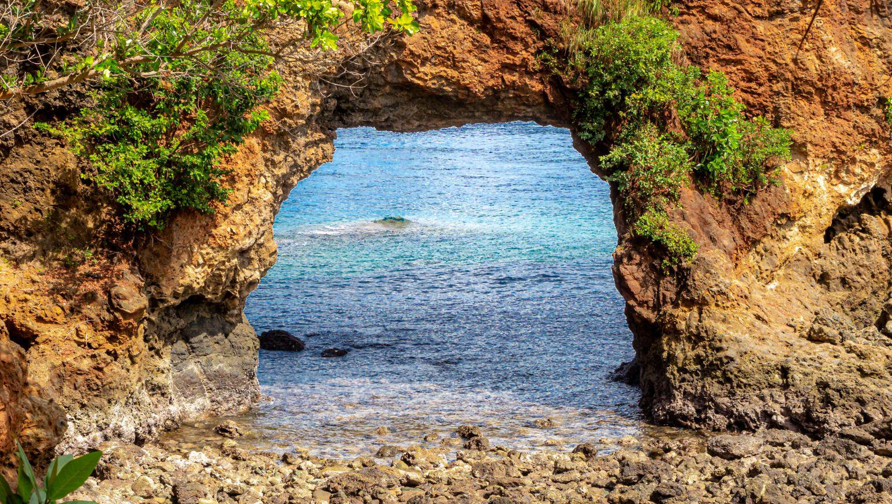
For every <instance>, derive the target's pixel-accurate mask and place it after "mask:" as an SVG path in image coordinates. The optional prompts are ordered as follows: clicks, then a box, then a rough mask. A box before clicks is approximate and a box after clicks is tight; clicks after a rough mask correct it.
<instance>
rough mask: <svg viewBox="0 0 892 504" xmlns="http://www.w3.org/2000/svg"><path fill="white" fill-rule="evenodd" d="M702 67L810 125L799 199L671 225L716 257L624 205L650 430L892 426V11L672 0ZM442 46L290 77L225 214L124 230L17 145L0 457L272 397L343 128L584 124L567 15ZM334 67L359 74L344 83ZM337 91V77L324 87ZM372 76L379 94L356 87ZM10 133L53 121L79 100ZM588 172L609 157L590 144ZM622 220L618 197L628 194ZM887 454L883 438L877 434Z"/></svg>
mask: <svg viewBox="0 0 892 504" xmlns="http://www.w3.org/2000/svg"><path fill="white" fill-rule="evenodd" d="M674 5H676V6H677V7H678V10H679V15H678V16H675V17H673V18H672V19H673V21H674V23H675V24H676V26H677V27H678V28H679V30H680V31H681V34H682V42H683V44H684V47H685V49H686V51H685V56H686V57H687V58H689V59H690V60H691V61H692V62H694V63H696V64H698V65H701V66H702V67H704V68H706V67H709V68H716V69H721V70H724V71H726V72H727V73H728V75H729V76H730V78H731V81H732V83H733V84H735V85H736V86H737V87H738V89H739V90H740V92H739V93H738V95H739V98H740V99H741V100H743V101H744V102H746V103H747V104H748V105H749V106H750V107H751V108H752V109H753V110H755V111H757V112H759V113H763V114H766V115H767V116H768V117H769V118H770V119H771V120H772V121H774V122H775V123H776V124H778V125H781V126H784V127H788V128H791V129H792V130H794V132H795V136H794V139H795V141H796V147H795V155H794V159H793V161H792V162H791V163H789V164H788V165H787V166H786V167H785V168H784V169H783V173H782V180H783V184H782V185H780V186H778V187H773V188H770V189H769V190H766V191H764V192H762V193H761V194H760V195H758V196H757V197H756V198H754V199H753V200H752V201H751V202H750V203H749V204H743V203H742V202H736V203H729V202H724V201H717V200H715V199H714V198H713V197H712V196H709V195H708V194H704V193H701V192H699V191H696V190H687V191H685V192H684V193H683V194H682V198H681V202H680V203H681V204H680V205H679V206H678V209H677V210H676V212H675V214H674V215H673V218H674V220H676V221H677V222H678V223H680V224H681V225H683V226H684V227H685V228H686V229H687V230H689V231H690V232H691V234H692V235H694V236H695V237H696V239H697V241H698V243H700V245H701V251H700V254H699V255H698V257H697V259H696V260H695V261H694V262H693V264H691V265H690V267H687V268H683V269H682V270H681V271H680V272H678V273H671V274H669V273H666V272H664V271H663V270H662V268H661V267H660V265H659V259H658V258H657V257H656V256H655V254H654V252H653V251H652V250H651V249H650V248H649V246H648V244H647V243H644V242H641V241H639V240H636V239H634V238H633V237H632V236H630V235H629V233H628V231H627V229H626V226H625V223H624V216H623V212H622V205H621V204H617V205H616V208H617V211H616V217H615V221H616V224H617V229H618V234H619V244H618V247H617V250H616V253H615V260H616V262H615V266H614V275H615V278H616V283H617V286H618V288H619V290H620V292H621V293H622V294H623V296H624V297H625V299H626V302H627V308H626V314H627V318H628V320H629V324H630V326H631V328H632V330H633V332H634V333H635V349H636V352H637V355H638V362H639V363H640V366H641V374H640V378H641V387H642V393H643V398H642V403H643V405H644V407H645V411H647V412H648V413H649V414H650V415H651V416H652V417H653V418H654V419H655V420H657V421H659V422H665V423H675V424H680V425H685V426H691V427H706V428H713V429H756V428H760V427H764V426H775V427H783V428H788V429H796V430H802V431H806V432H809V433H812V434H815V435H818V436H822V435H826V434H829V433H833V432H839V431H842V430H844V429H846V428H852V427H854V426H860V427H859V428H863V429H864V431H865V432H868V434H869V435H871V436H873V438H874V439H877V440H879V441H882V440H883V439H886V438H887V437H888V433H889V432H890V429H887V428H886V427H884V425H886V423H887V422H889V421H890V419H892V409H890V408H892V407H890V404H892V401H890V399H892V397H890V392H889V390H890V388H889V384H890V375H889V373H890V372H892V348H890V345H889V342H890V341H892V339H890V337H889V336H888V334H889V333H890V332H892V331H890V329H892V328H890V327H887V326H889V322H890V320H892V308H889V306H888V305H887V304H886V302H887V301H888V300H889V299H890V297H892V268H890V264H889V261H890V232H892V219H890V215H889V206H888V200H889V198H890V197H892V192H890V187H889V180H890V171H892V165H890V163H892V137H890V135H892V133H890V132H892V126H890V125H888V124H885V123H884V122H883V118H882V114H881V112H880V110H879V107H878V100H879V98H880V97H881V96H886V95H889V94H892V89H890V88H889V86H890V80H889V78H890V71H892V18H890V12H889V11H888V8H887V7H884V6H883V5H880V4H877V3H872V2H869V1H868V0H855V1H852V2H845V3H838V4H829V3H825V5H824V6H823V10H822V12H821V15H820V16H819V19H818V21H819V22H818V23H816V24H815V27H814V29H813V31H812V32H811V34H810V35H809V36H808V38H807V40H806V42H805V44H804V46H803V49H802V51H801V53H799V54H798V56H797V54H796V52H797V51H796V46H797V45H798V43H799V39H800V37H801V36H802V34H803V33H804V31H805V27H806V25H807V24H808V21H809V18H810V10H809V9H810V6H803V5H802V4H801V3H799V2H781V3H772V4H770V5H769V4H768V3H765V2H763V1H761V0H744V1H740V2H731V1H729V0H720V1H706V0H685V1H682V2H677V3H675V4H674ZM419 15H420V21H421V24H422V26H423V28H424V29H423V31H422V32H421V33H419V34H418V35H416V36H414V37H411V38H408V39H400V38H392V37H385V38H382V39H381V40H379V41H378V43H377V45H375V46H374V47H372V48H371V49H370V50H368V51H365V52H364V53H363V54H362V57H350V58H347V59H346V60H338V58H336V57H332V58H330V61H322V62H320V63H319V67H318V68H316V67H312V68H310V67H306V66H299V65H293V66H291V67H288V68H283V69H282V71H283V74H284V77H285V81H286V83H287V89H286V92H285V93H283V95H282V97H281V98H280V99H279V100H278V101H277V102H276V103H275V104H273V105H272V106H271V107H270V109H271V110H270V111H271V113H272V116H273V120H272V121H269V122H268V123H267V124H266V125H265V127H264V129H263V131H261V132H259V133H258V134H257V135H255V136H254V137H253V138H251V139H250V140H249V141H248V142H247V144H246V145H245V146H244V147H243V148H242V149H241V151H240V152H239V154H238V155H236V156H234V157H233V158H232V159H231V160H230V163H229V165H230V168H231V169H232V172H231V174H230V175H229V176H228V179H227V181H226V183H227V185H228V186H229V187H231V188H232V189H233V192H232V193H231V194H230V197H229V202H228V203H227V204H226V205H220V206H218V208H217V212H216V213H215V214H214V215H198V214H193V213H188V212H184V213H181V214H179V215H177V216H176V217H175V218H174V219H173V220H172V221H171V222H170V223H169V225H168V226H167V227H166V228H165V229H164V230H163V231H160V232H156V233H152V234H149V235H141V236H136V237H129V238H126V239H125V237H122V235H121V233H120V232H119V231H120V230H119V229H117V228H116V227H115V225H114V222H115V219H113V218H110V217H109V216H110V215H111V212H113V211H114V208H113V205H112V204H111V203H110V202H108V201H107V200H106V199H104V197H103V196H102V194H101V193H98V192H96V191H94V190H93V188H92V187H90V186H89V185H88V184H86V183H84V182H83V181H82V180H80V178H79V176H78V172H79V166H78V161H77V159H75V158H74V157H73V156H72V155H71V154H70V153H69V152H68V151H67V150H66V149H65V148H64V146H62V145H61V144H60V143H59V142H58V141H56V140H53V139H49V138H46V137H43V136H41V135H40V134H39V133H37V132H35V131H33V130H30V129H28V128H20V129H18V130H16V132H15V134H14V135H12V138H5V139H3V142H4V143H3V145H2V148H0V208H2V214H0V254H2V256H3V258H4V260H3V261H0V278H2V283H0V294H2V297H0V320H2V321H3V324H0V327H2V328H4V329H5V332H0V350H2V353H0V369H2V370H3V373H2V374H0V397H3V399H4V401H3V406H2V408H3V409H0V452H4V453H8V452H7V451H6V448H8V445H9V443H10V441H11V439H12V438H13V437H15V436H19V437H21V438H22V440H23V441H25V442H26V444H27V445H28V446H29V447H31V449H32V451H40V450H41V449H43V448H44V447H47V446H52V445H53V444H56V443H58V442H63V445H62V447H63V448H64V447H67V446H71V445H85V444H96V443H99V442H101V441H102V440H104V439H111V438H115V439H124V440H127V441H141V440H143V439H145V438H148V437H151V436H153V435H154V434H155V433H157V432H158V431H159V430H161V429H164V428H167V427H171V426H174V425H176V424H177V422H179V421H181V420H183V419H186V418H190V417H194V416H198V415H203V414H208V413H222V412H227V411H233V410H238V409H240V408H244V407H246V406H248V405H250V404H251V402H252V401H253V400H254V399H255V398H256V397H257V395H258V387H257V383H256V377H255V375H254V370H255V368H256V359H257V357H256V354H257V340H256V337H255V335H254V333H253V330H252V329H251V327H250V325H249V324H248V323H247V321H245V320H244V317H243V315H242V308H243V304H244V300H245V298H246V296H247V295H248V294H249V293H250V292H251V291H252V290H253V289H254V288H255V287H256V286H257V284H258V283H259V282H260V280H261V278H262V277H263V275H264V273H265V272H266V271H267V270H268V269H269V268H270V267H271V266H272V265H273V264H274V262H275V259H276V249H275V242H274V240H273V236H272V223H273V220H274V217H275V214H276V212H277V210H278V208H279V206H280V205H281V203H282V202H283V201H284V200H285V198H286V197H287V195H288V193H289V191H290V190H291V188H293V187H294V186H295V184H297V182H298V181H299V180H301V179H302V178H304V177H306V176H308V175H309V173H310V172H311V171H312V170H313V169H315V168H316V167H318V166H319V165H320V164H322V163H323V162H325V161H328V160H329V159H330V158H331V155H332V152H333V144H332V141H333V139H334V136H335V129H336V128H338V127H348V126H357V125H368V126H374V127H378V128H383V129H391V130H399V131H409V130H420V129H431V128H439V127H444V126H451V125H458V124H464V123H468V122H481V121H484V122H497V121H509V120H535V121H538V122H541V123H547V124H555V125H563V126H570V125H571V107H572V104H571V103H570V101H569V96H571V95H570V93H569V92H568V91H567V89H566V88H565V86H564V84H563V83H562V82H561V81H560V80H559V79H557V78H556V77H554V76H553V75H552V74H551V73H550V72H549V71H548V69H546V68H543V67H542V65H541V64H540V60H539V58H538V56H539V54H540V53H541V51H542V50H543V49H545V48H546V46H547V44H548V41H549V40H550V39H555V38H557V37H558V36H559V34H560V30H561V22H562V20H563V19H565V18H566V17H567V11H566V9H565V7H564V3H563V2H561V1H559V0H484V1H482V2H481V1H472V0H456V1H453V2H444V1H441V0H428V1H426V2H424V5H423V6H422V9H421V10H420V12H419ZM333 68H336V69H339V70H341V69H344V68H346V69H347V70H349V71H348V72H332V71H331V70H332V69H333ZM325 73H329V74H332V73H338V74H340V75H342V77H341V78H340V79H338V78H335V77H327V78H326V79H325V80H319V79H318V78H317V77H318V76H319V75H322V74H325ZM357 75H360V76H363V79H362V81H361V82H360V83H359V84H355V81H354V80H346V78H347V77H350V78H351V79H355V77H356V76H357ZM67 93H68V94H66V95H60V94H58V93H53V94H49V95H46V96H43V97H41V98H40V101H35V102H29V103H24V104H22V108H21V109H20V110H18V111H17V112H16V114H13V115H14V116H15V117H13V116H10V117H5V118H4V119H3V120H4V121H8V122H9V124H11V125H14V124H18V123H19V122H20V121H21V120H23V119H25V118H27V117H28V114H30V113H32V112H33V113H35V114H36V115H35V118H40V119H42V120H51V119H53V118H59V117H63V116H64V115H65V114H68V113H71V109H72V108H73V107H76V106H77V105H78V104H80V103H81V100H82V96H81V94H79V92H78V91H77V90H70V91H68V92H67ZM577 143H578V147H579V149H580V151H581V152H583V154H585V155H586V156H588V157H589V159H590V160H591V161H592V165H593V169H594V170H595V171H597V165H596V163H595V159H596V156H595V155H594V154H593V152H596V151H597V148H598V146H595V147H594V148H593V147H592V146H586V145H584V144H582V143H581V142H577ZM616 203H621V202H616ZM879 441H878V442H879Z"/></svg>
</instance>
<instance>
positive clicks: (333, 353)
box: [319, 348, 350, 359]
mask: <svg viewBox="0 0 892 504" xmlns="http://www.w3.org/2000/svg"><path fill="white" fill-rule="evenodd" d="M348 353H350V350H345V349H343V348H327V349H325V350H323V351H322V353H321V354H319V355H321V356H322V357H325V358H326V359H332V358H335V357H344V356H346V355H347V354H348Z"/></svg>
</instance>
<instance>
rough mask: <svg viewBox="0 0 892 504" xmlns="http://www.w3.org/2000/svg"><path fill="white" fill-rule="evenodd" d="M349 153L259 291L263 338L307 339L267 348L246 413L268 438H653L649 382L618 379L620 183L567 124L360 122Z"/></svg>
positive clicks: (627, 337) (332, 169)
mask: <svg viewBox="0 0 892 504" xmlns="http://www.w3.org/2000/svg"><path fill="white" fill-rule="evenodd" d="M336 146H337V151H336V153H335V158H334V161H333V162H332V163H329V164H327V165H325V166H322V167H321V168H319V169H318V170H317V171H316V172H315V173H314V174H313V175H312V176H310V177H309V178H308V179H307V180H305V181H303V182H301V183H300V184H299V185H298V186H297V188H295V190H294V191H293V192H292V194H291V196H290V198H289V199H288V201H287V202H286V203H285V204H284V206H283V208H282V211H281V213H280V214H279V216H278V218H277V221H276V224H275V233H276V239H277V242H278V244H279V260H278V263H277V264H276V266H275V267H274V268H273V269H272V270H271V271H270V272H269V274H268V275H267V277H266V278H265V279H264V280H263V282H262V283H261V285H260V287H259V288H258V289H257V291H256V292H255V293H254V294H252V295H251V296H250V298H249V299H248V304H247V308H246V313H247V316H248V318H249V320H250V321H251V323H252V324H253V325H254V327H255V328H256V329H257V331H258V332H261V331H264V330H269V329H285V330H288V331H290V332H292V333H293V334H295V335H297V336H299V337H301V338H302V339H304V340H305V341H306V343H307V349H306V350H305V351H303V352H300V353H282V352H261V355H260V368H259V371H258V373H259V378H260V382H261V385H262V389H263V393H264V394H265V395H267V396H269V398H270V400H269V401H268V402H265V403H264V404H262V405H261V406H260V407H259V408H258V409H257V410H256V411H254V412H253V413H251V414H249V415H245V416H242V417H239V418H237V421H238V422H239V423H241V424H243V425H244V426H245V427H247V428H249V429H251V430H253V431H255V432H256V435H257V439H258V441H259V442H260V443H261V444H263V445H265V447H267V448H273V449H275V448H276V447H287V446H290V445H293V444H295V443H297V444H300V445H303V446H305V447H308V448H310V449H311V451H313V452H314V453H316V454H318V455H322V456H333V457H346V456H351V455H353V454H355V453H357V452H362V453H366V452H368V451H374V448H375V447H377V446H379V445H380V444H381V443H383V442H386V443H388V444H409V443H417V442H418V441H419V440H420V439H421V437H423V436H424V435H425V434H428V433H439V434H441V435H446V434H448V433H450V432H451V431H453V430H454V429H455V427H456V426H458V425H460V424H463V423H473V424H478V425H481V426H484V427H485V430H486V432H487V435H488V436H489V437H490V439H491V441H493V442H494V443H496V444H501V445H507V446H510V447H514V448H523V449H531V448H532V449H534V448H537V447H541V446H543V444H544V443H546V442H549V443H553V442H554V441H558V442H563V443H565V444H567V445H574V444H576V443H578V442H582V441H592V440H596V439H598V438H601V437H618V436H622V435H626V434H637V433H638V432H639V431H640V429H641V420H640V414H639V411H638V408H637V405H636V403H637V400H638V392H637V390H635V389H633V388H631V387H628V386H625V385H622V384H618V383H614V382H611V381H609V380H608V379H607V374H608V373H609V372H610V371H611V370H613V369H614V368H615V367H616V366H617V365H619V364H620V363H621V362H623V361H626V360H629V359H630V358H631V357H632V356H633V351H632V345H631V340H632V336H631V334H630V332H629V330H628V328H627V327H626V325H625V319H624V317H623V304H622V299H621V298H620V296H619V294H618V293H617V292H616V289H615V287H614V284H613V279H612V276H611V270H610V267H611V253H612V250H613V248H614V246H615V244H616V233H615V230H614V227H613V221H612V210H611V206H610V200H609V189H608V186H607V185H606V184H605V183H604V182H603V181H601V180H599V179H598V178H597V177H595V176H594V175H593V174H592V173H591V172H590V171H589V169H588V167H587V165H586V163H585V161H584V159H583V158H582V156H581V155H580V154H579V153H577V152H576V151H575V150H574V149H573V147H572V140H571V138H570V134H569V132H568V131H567V130H563V129H557V128H550V127H541V126H538V125H535V124H530V123H511V124H502V125H479V126H468V127H463V128H452V129H447V130H441V131H434V132H427V133H411V134H406V133H404V134H396V133H386V132H377V131H374V130H371V129H366V128H359V129H351V130H341V131H340V132H339V138H338V140H337V142H336ZM387 217H402V218H404V219H405V221H401V220H399V219H394V220H390V221H384V222H382V221H381V220H382V219H385V218H387ZM332 347H337V348H343V349H349V350H350V353H349V354H348V355H347V356H346V357H342V358H330V359H326V358H322V357H321V356H320V352H321V351H322V350H324V349H327V348H332ZM542 418H553V419H554V420H555V421H556V424H557V425H555V426H553V427H550V428H546V429H541V428H537V427H535V426H534V425H533V423H532V422H533V421H534V420H536V419H542ZM378 427H387V428H388V429H389V430H390V431H391V434H387V435H383V436H381V435H377V434H375V430H376V429H377V428H378ZM547 440H552V441H547Z"/></svg>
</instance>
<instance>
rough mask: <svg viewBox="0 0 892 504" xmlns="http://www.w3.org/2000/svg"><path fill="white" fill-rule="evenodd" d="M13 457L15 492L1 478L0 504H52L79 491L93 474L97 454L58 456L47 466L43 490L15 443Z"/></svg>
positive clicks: (84, 503) (83, 503)
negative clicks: (15, 462) (16, 460)
mask: <svg viewBox="0 0 892 504" xmlns="http://www.w3.org/2000/svg"><path fill="white" fill-rule="evenodd" d="M16 455H17V456H18V457H19V463H20V465H19V471H18V492H15V493H13V491H12V489H11V488H10V486H9V483H7V482H6V480H5V479H3V477H0V504H55V503H56V502H58V501H59V499H62V498H65V497H66V496H68V495H69V494H70V493H71V492H74V491H75V490H77V489H78V488H80V487H81V486H82V485H83V484H84V483H85V482H86V481H87V478H89V477H90V475H91V474H93V470H94V469H96V465H97V464H99V459H100V458H102V452H101V451H94V452H90V453H88V454H86V455H83V456H81V457H77V458H75V457H73V456H72V455H62V456H60V457H58V458H56V459H55V460H53V461H52V462H51V463H50V466H49V469H47V472H46V476H45V477H44V478H43V488H41V487H40V484H39V481H38V479H37V477H36V476H35V475H34V468H33V467H31V463H30V462H29V461H28V457H27V456H26V455H25V451H24V450H23V449H22V445H20V444H19V443H16ZM69 504H95V503H92V502H89V501H70V502H69Z"/></svg>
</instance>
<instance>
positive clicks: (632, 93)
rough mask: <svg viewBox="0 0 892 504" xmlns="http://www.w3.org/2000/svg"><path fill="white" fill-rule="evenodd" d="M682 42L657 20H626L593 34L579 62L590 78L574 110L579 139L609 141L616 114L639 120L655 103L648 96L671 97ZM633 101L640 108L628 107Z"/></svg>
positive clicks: (669, 28)
mask: <svg viewBox="0 0 892 504" xmlns="http://www.w3.org/2000/svg"><path fill="white" fill-rule="evenodd" d="M677 39H678V32H676V31H675V30H674V29H672V27H670V26H669V25H668V24H666V23H665V22H663V21H661V20H659V19H656V18H652V17H631V18H626V19H624V20H623V21H620V22H618V23H609V24H606V25H603V26H600V27H598V28H596V29H595V30H593V31H591V32H589V39H588V40H587V41H586V43H585V45H584V47H582V49H581V53H580V54H581V56H580V58H579V59H578V60H577V61H576V62H575V63H576V64H578V65H582V66H583V67H584V72H585V74H586V76H587V78H588V83H587V85H586V86H585V88H584V89H583V90H582V91H581V96H580V100H579V103H577V105H576V110H575V111H574V114H575V119H576V122H577V126H578V128H579V136H580V138H582V139H583V140H585V141H587V142H590V143H596V142H600V141H601V140H604V138H605V137H606V134H607V122H608V121H609V120H610V119H611V118H612V117H613V116H614V115H615V114H617V113H618V114H619V116H620V118H621V119H625V118H626V116H629V115H638V116H640V115H643V114H641V113H642V112H645V111H646V109H647V108H650V107H651V106H652V105H653V103H645V100H644V98H645V97H648V98H649V100H648V101H657V100H659V98H660V97H661V96H664V97H665V99H666V100H668V99H671V95H670V94H669V92H670V91H671V89H665V87H666V86H665V85H667V84H669V83H670V82H671V81H670V80H669V79H668V78H667V77H668V74H669V73H670V72H671V71H672V70H673V69H674V64H673V63H672V52H673V50H674V49H675V47H676V40H677ZM660 88H664V89H660ZM644 93H646V94H644ZM630 102H632V103H635V106H634V107H630V106H627V105H628V104H629V103H630Z"/></svg>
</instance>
